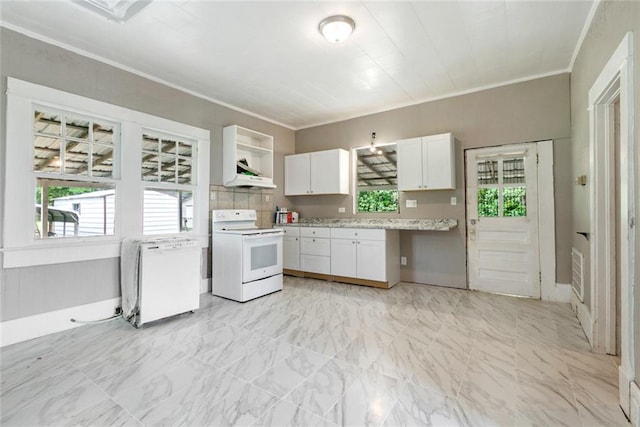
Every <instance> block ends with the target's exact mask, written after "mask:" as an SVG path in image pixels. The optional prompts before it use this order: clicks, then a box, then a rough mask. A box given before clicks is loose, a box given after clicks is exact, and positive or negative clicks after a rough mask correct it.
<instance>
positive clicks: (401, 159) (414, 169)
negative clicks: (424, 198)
mask: <svg viewBox="0 0 640 427" xmlns="http://www.w3.org/2000/svg"><path fill="white" fill-rule="evenodd" d="M397 153H398V189H399V190H400V191H415V190H447V189H455V188H456V172H455V138H454V137H453V135H452V134H451V133H445V134H441V135H431V136H423V137H417V138H410V139H403V140H400V141H397Z"/></svg>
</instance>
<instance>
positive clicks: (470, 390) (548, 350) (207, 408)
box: [0, 277, 629, 426]
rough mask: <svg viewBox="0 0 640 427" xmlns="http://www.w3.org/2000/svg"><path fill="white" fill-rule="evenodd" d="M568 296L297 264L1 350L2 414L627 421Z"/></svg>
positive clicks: (140, 419)
mask: <svg viewBox="0 0 640 427" xmlns="http://www.w3.org/2000/svg"><path fill="white" fill-rule="evenodd" d="M616 362H617V361H616V359H615V358H614V357H611V356H605V355H599V354H594V353H591V352H590V351H589V347H588V344H587V341H586V339H585V337H584V334H583V333H582V330H581V328H580V325H579V324H578V321H577V319H576V317H575V316H574V315H573V313H572V311H571V308H570V307H569V305H567V304H557V303H547V302H541V301H533V300H527V299H520V298H512V297H506V296H498V295H489V294H483V293H479V292H470V291H464V290H456V289H448V288H441V287H434V286H424V285H415V284H408V283H401V284H399V285H397V286H395V287H394V288H392V289H390V290H380V289H373V288H367V287H360V286H354V285H345V284H340V283H330V282H323V281H318V280H311V279H300V278H292V277H286V278H285V287H284V290H283V291H282V292H277V293H275V294H271V295H268V296H265V297H263V298H259V299H257V300H254V301H251V302H247V303H245V304H240V303H236V302H233V301H228V300H225V299H222V298H218V297H214V296H212V295H210V294H205V295H202V299H201V308H200V309H199V310H197V311H196V312H195V313H188V314H184V315H180V316H177V317H174V318H171V319H167V320H163V321H160V322H156V323H155V324H151V325H147V326H145V327H143V328H141V329H140V330H136V329H135V328H133V327H132V326H131V325H129V324H127V323H126V322H124V321H123V320H121V319H117V320H114V321H110V322H106V323H100V324H94V325H88V326H83V327H81V328H76V329H73V330H69V331H65V332H62V333H58V334H55V335H50V336H47V337H42V338H38V339H34V340H31V341H27V342H24V343H19V344H15V345H12V346H8V347H5V348H3V349H1V351H0V367H1V371H0V374H1V376H0V379H1V387H0V393H1V394H0V411H1V412H0V424H2V425H3V426H23V425H24V426H36V425H55V426H63V425H74V426H75V425H82V426H103V425H104V426H120V425H127V426H129V425H130V426H136V425H186V426H204V425H211V426H224V425H239V426H245V425H247V426H248V425H254V426H266V425H270V426H288V425H290V426H307V425H308V426H316V425H318V426H333V425H348V426H363V425H367V426H378V425H384V426H414V425H454V426H534V425H535V426H544V425H549V426H563V425H566V426H626V425H629V424H628V423H627V420H626V419H625V417H624V415H623V414H622V411H621V410H620V408H619V407H618V405H617V403H616V402H617V368H616Z"/></svg>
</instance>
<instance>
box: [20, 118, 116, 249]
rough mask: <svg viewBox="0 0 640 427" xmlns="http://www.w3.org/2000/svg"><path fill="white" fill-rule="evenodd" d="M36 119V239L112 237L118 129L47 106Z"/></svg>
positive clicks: (34, 137)
mask: <svg viewBox="0 0 640 427" xmlns="http://www.w3.org/2000/svg"><path fill="white" fill-rule="evenodd" d="M33 114H34V117H33V172H34V175H35V176H36V181H37V185H36V193H35V227H34V238H36V239H45V238H53V237H55V238H60V237H77V236H105V235H113V234H114V224H115V220H114V216H115V192H116V190H115V178H116V170H117V168H114V153H115V151H116V141H117V138H118V134H119V133H118V125H117V124H115V123H111V122H108V121H106V120H102V119H97V118H92V117H87V116H81V115H79V114H75V113H68V112H64V111H57V110H53V109H48V108H45V107H36V108H35V109H34V113H33ZM83 205H84V209H83V210H84V214H82V215H81V214H80V211H81V209H82V206H83Z"/></svg>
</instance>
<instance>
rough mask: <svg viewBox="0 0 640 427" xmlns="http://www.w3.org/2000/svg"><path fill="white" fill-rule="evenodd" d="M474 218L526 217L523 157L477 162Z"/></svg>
mask: <svg viewBox="0 0 640 427" xmlns="http://www.w3.org/2000/svg"><path fill="white" fill-rule="evenodd" d="M478 216H480V217H526V216H527V187H526V186H525V176H524V158H523V157H517V158H504V159H503V158H499V159H489V160H480V161H479V162H478Z"/></svg>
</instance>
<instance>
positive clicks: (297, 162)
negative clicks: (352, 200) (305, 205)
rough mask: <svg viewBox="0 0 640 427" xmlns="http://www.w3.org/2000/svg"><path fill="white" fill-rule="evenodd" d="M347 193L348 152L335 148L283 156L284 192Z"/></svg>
mask: <svg viewBox="0 0 640 427" xmlns="http://www.w3.org/2000/svg"><path fill="white" fill-rule="evenodd" d="M317 194H349V152H348V151H346V150H341V149H335V150H326V151H316V152H313V153H304V154H293V155H291V156H285V158H284V195H285V196H300V195H317Z"/></svg>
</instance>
